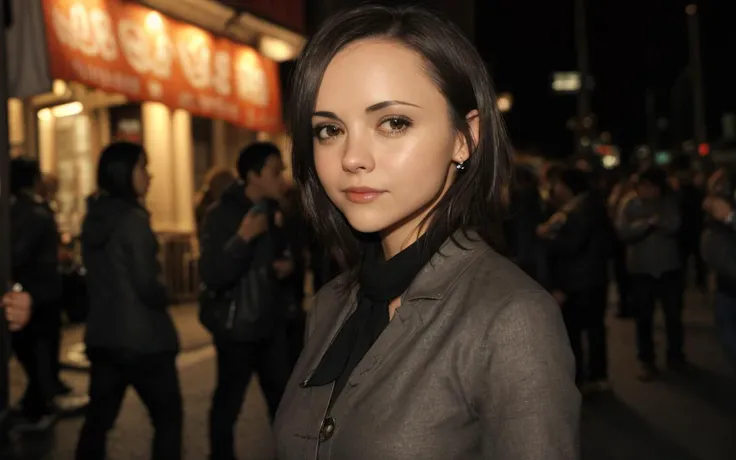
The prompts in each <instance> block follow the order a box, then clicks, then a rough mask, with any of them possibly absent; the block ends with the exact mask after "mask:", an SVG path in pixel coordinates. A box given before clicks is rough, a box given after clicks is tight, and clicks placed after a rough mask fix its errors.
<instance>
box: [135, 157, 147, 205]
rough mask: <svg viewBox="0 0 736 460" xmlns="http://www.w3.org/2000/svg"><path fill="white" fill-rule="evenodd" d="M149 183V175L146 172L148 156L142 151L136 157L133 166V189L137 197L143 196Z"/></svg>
mask: <svg viewBox="0 0 736 460" xmlns="http://www.w3.org/2000/svg"><path fill="white" fill-rule="evenodd" d="M150 185H151V175H150V174H148V156H147V155H146V154H145V153H144V154H142V155H141V156H140V157H139V158H138V162H137V163H136V164H135V167H134V168H133V189H134V190H135V194H136V196H138V198H144V197H145V196H146V194H147V193H148V187H149V186H150Z"/></svg>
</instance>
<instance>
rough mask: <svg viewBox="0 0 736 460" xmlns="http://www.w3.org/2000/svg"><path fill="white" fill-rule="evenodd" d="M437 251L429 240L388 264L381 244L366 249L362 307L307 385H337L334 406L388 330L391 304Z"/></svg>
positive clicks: (415, 244)
mask: <svg viewBox="0 0 736 460" xmlns="http://www.w3.org/2000/svg"><path fill="white" fill-rule="evenodd" d="M437 249H438V247H437V246H436V245H434V246H433V245H431V244H429V242H428V241H427V240H426V238H425V237H422V238H420V239H419V240H417V241H416V242H415V243H414V244H412V245H411V246H409V247H407V248H406V249H404V250H403V251H401V252H400V253H398V254H396V255H395V256H394V257H392V258H391V259H389V260H384V258H383V251H382V249H381V246H380V245H379V244H371V245H369V246H368V247H367V248H366V251H365V256H364V259H363V264H362V265H361V268H360V276H359V285H360V287H359V290H358V307H357V309H356V310H355V312H354V313H353V314H352V315H351V316H350V318H348V320H347V321H346V322H345V324H344V325H343V327H342V329H341V330H340V332H339V333H338V334H337V337H335V340H334V341H333V342H332V344H331V345H330V347H329V348H328V349H327V351H326V352H325V355H324V357H323V358H322V361H320V363H319V365H318V366H317V369H316V370H315V372H314V374H313V375H312V377H311V378H310V379H309V382H308V383H307V386H321V385H327V384H329V383H332V382H335V388H334V389H333V391H332V398H331V400H330V406H331V405H332V403H333V402H334V401H335V399H336V398H337V396H338V395H339V394H340V392H341V391H342V389H343V388H344V387H345V383H347V380H348V377H350V374H351V373H352V372H353V370H354V369H355V367H356V366H357V365H358V363H359V362H360V361H361V360H362V359H363V357H364V356H365V354H366V353H367V352H368V350H369V349H370V348H371V346H373V343H374V342H375V341H376V339H378V336H379V335H381V333H382V332H383V330H384V329H385V328H386V326H388V323H389V314H388V306H389V303H391V301H392V300H394V299H396V298H398V297H400V296H401V295H402V294H403V293H404V292H405V291H406V290H407V289H408V287H409V284H411V282H412V281H413V280H414V278H416V276H417V274H418V273H419V271H420V270H421V269H422V267H424V266H425V265H426V264H427V263H429V260H430V259H431V258H432V255H433V254H434V253H435V252H436V250H437Z"/></svg>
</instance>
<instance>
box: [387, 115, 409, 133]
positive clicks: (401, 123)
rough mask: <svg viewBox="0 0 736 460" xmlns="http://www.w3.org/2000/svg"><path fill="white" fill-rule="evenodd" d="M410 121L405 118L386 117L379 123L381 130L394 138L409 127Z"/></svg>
mask: <svg viewBox="0 0 736 460" xmlns="http://www.w3.org/2000/svg"><path fill="white" fill-rule="evenodd" d="M411 124H412V123H411V120H409V119H408V118H405V117H388V118H386V119H384V120H383V121H382V122H381V128H382V130H383V131H384V132H385V134H386V135H388V136H396V135H399V134H401V133H403V132H404V131H406V130H407V129H408V128H409V127H410V126H411Z"/></svg>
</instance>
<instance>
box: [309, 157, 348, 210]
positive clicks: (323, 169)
mask: <svg viewBox="0 0 736 460" xmlns="http://www.w3.org/2000/svg"><path fill="white" fill-rule="evenodd" d="M314 166H315V170H316V171H317V177H318V178H319V181H320V182H321V183H322V187H324V189H325V191H327V194H328V196H329V197H330V198H331V199H332V198H333V193H334V191H335V190H338V189H339V187H340V185H339V182H340V176H341V174H342V173H343V171H342V164H341V162H340V157H339V156H338V155H337V153H336V152H330V151H329V149H327V148H325V147H321V148H317V147H315V149H314Z"/></svg>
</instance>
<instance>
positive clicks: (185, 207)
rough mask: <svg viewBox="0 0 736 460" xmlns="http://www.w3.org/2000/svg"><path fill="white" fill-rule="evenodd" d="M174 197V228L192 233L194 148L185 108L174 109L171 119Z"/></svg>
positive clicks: (193, 223)
mask: <svg viewBox="0 0 736 460" xmlns="http://www.w3.org/2000/svg"><path fill="white" fill-rule="evenodd" d="M172 132H173V152H172V156H173V158H172V159H173V163H174V167H173V173H174V177H175V178H176V179H175V180H174V199H175V208H176V230H177V231H178V232H181V233H193V232H194V229H195V222H194V148H193V140H192V116H191V114H190V113H189V112H187V111H186V110H175V111H174V116H173V119H172Z"/></svg>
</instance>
